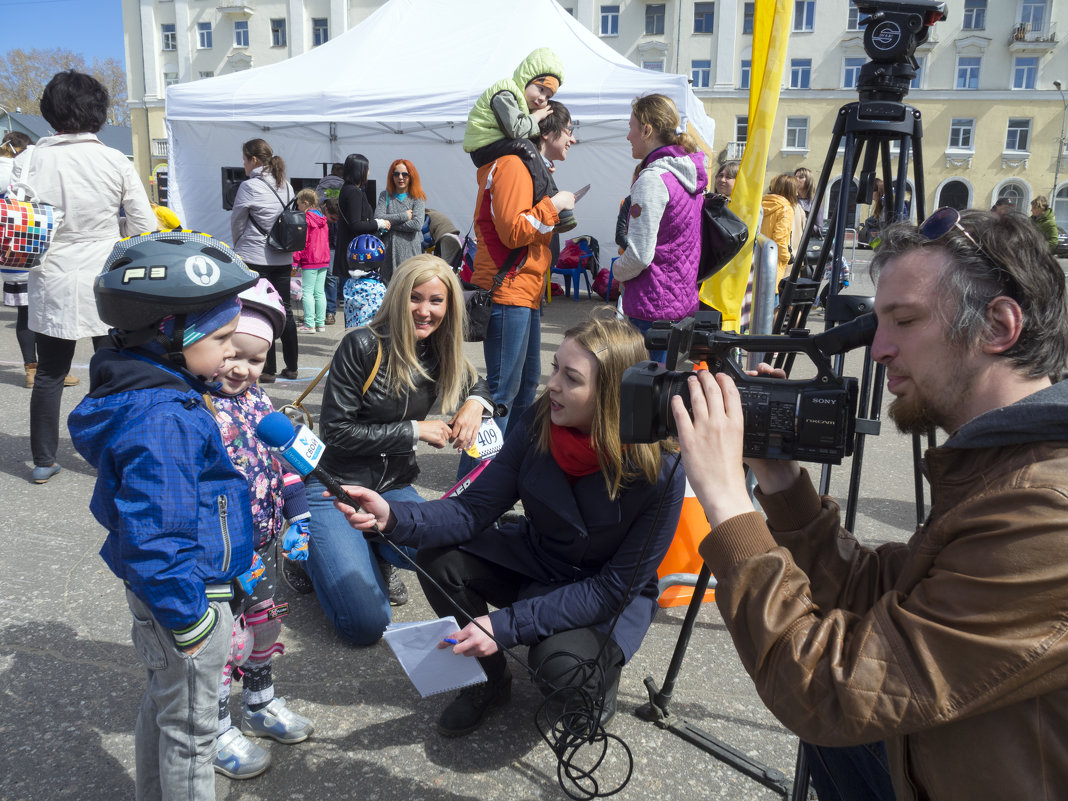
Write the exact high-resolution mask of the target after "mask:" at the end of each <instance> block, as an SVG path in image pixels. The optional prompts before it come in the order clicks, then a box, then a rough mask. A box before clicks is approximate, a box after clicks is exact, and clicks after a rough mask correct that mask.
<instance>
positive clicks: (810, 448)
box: [619, 311, 876, 464]
mask: <svg viewBox="0 0 1068 801" xmlns="http://www.w3.org/2000/svg"><path fill="white" fill-rule="evenodd" d="M721 319H722V317H721V315H720V313H719V312H717V311H701V312H697V313H696V314H695V315H694V316H693V317H687V318H686V319H685V320H682V321H680V322H678V323H676V324H674V325H671V324H669V323H665V324H662V325H661V324H654V327H653V328H651V329H649V331H647V332H646V343H647V345H648V346H649V348H650V350H667V352H668V359H667V362H668V364H669V365H671V366H674V365H675V363H676V361H677V359H678V356H679V354H680V353H682V352H685V354H686V358H687V359H689V360H690V361H692V362H694V363H695V364H696V363H699V362H705V363H706V364H707V366H708V369H709V370H710V371H712V372H714V373H718V372H725V373H728V374H729V375H730V376H731V377H732V378H733V379H734V383H735V384H736V385H737V387H738V392H739V394H740V395H741V399H742V409H743V411H744V413H745V439H744V444H743V455H744V456H747V457H751V458H761V459H797V460H799V461H808V462H823V463H829V464H840V463H841V461H842V457H844V456H849V455H850V454H852V452H853V432H854V429H855V426H856V416H857V380H856V379H855V378H844V377H841V376H838V375H835V372H834V368H833V367H832V365H831V362H830V360H829V359H828V357H829V356H832V355H834V354H836V353H844V352H845V351H847V350H850V349H852V348H855V347H859V346H861V345H867V344H870V343H871V341H872V337H873V336H874V334H875V326H876V322H875V317H874V315H872V314H864V315H861V316H860V317H857V318H856V319H855V320H853V321H851V322H849V323H846V324H845V325H840V326H838V327H836V328H832V329H830V330H828V331H824V332H823V333H821V334H816V335H814V336H812V335H809V333H808V332H807V331H803V330H802V331H794V332H791V333H790V334H787V335H785V336H774V335H768V336H742V335H741V334H735V333H731V332H727V331H721V330H720V322H721ZM735 348H739V349H741V350H744V351H752V352H769V353H770V352H775V353H803V354H805V355H806V356H808V357H809V359H810V360H811V361H812V363H813V364H814V365H815V366H816V370H817V374H816V376H815V377H813V378H811V379H808V380H804V381H793V380H787V379H781V378H768V377H764V376H751V375H747V374H746V373H745V372H744V371H743V370H742V369H741V368H740V367H739V366H738V365H737V364H736V363H735V361H734V359H733V358H732V351H734V349H735ZM691 375H694V373H692V372H686V373H680V372H675V371H674V370H670V369H668V368H667V367H665V365H663V364H660V363H659V362H654V361H645V362H639V363H638V364H636V365H634V366H633V367H630V368H628V369H627V370H626V372H624V373H623V383H622V387H621V391H620V395H621V397H620V415H619V417H620V432H619V433H620V440H621V441H623V442H656V441H657V440H660V439H664V438H665V437H669V436H675V435H676V434H677V433H678V432H677V430H676V427H675V418H674V417H673V416H672V414H671V405H670V404H671V398H672V397H673V396H674V395H679V396H680V397H681V398H682V400H683V402H684V403H685V404H686V409H687V411H690V412H691V414H692V409H691V406H690V392H689V389H688V388H687V386H686V379H687V378H688V377H689V376H691Z"/></svg>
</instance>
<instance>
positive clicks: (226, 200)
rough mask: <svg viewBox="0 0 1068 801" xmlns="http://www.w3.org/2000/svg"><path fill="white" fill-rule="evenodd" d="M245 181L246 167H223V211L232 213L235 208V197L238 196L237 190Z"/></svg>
mask: <svg viewBox="0 0 1068 801" xmlns="http://www.w3.org/2000/svg"><path fill="white" fill-rule="evenodd" d="M244 180H245V168H244V167H223V168H222V207H223V211H230V210H231V209H232V208H233V207H234V197H235V196H236V195H237V188H238V187H239V186H241V182H242V181H244Z"/></svg>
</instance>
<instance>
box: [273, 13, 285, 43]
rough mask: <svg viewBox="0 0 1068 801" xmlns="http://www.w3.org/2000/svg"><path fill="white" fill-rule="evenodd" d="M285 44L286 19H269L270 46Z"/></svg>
mask: <svg viewBox="0 0 1068 801" xmlns="http://www.w3.org/2000/svg"><path fill="white" fill-rule="evenodd" d="M285 46H286V21H285V20H284V19H272V20H271V47H285Z"/></svg>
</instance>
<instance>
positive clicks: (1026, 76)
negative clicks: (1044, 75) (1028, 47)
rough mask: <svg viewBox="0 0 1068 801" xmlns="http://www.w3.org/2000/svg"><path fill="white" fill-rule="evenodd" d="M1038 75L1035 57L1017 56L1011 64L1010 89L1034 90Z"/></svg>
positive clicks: (1036, 58)
mask: <svg viewBox="0 0 1068 801" xmlns="http://www.w3.org/2000/svg"><path fill="white" fill-rule="evenodd" d="M1037 75H1038V57H1037V56H1017V57H1016V58H1015V59H1014V60H1013V64H1012V88H1013V89H1034V88H1035V78H1036V77H1037Z"/></svg>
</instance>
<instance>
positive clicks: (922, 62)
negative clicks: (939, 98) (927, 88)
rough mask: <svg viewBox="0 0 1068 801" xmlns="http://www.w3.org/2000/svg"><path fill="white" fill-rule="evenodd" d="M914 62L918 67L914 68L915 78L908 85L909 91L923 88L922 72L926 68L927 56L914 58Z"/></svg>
mask: <svg viewBox="0 0 1068 801" xmlns="http://www.w3.org/2000/svg"><path fill="white" fill-rule="evenodd" d="M916 61H917V63H918V64H919V66H918V67H916V77H915V78H913V79H912V82H911V83H910V84H909V89H922V88H923V71H924V69H925V68H926V67H927V56H916Z"/></svg>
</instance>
